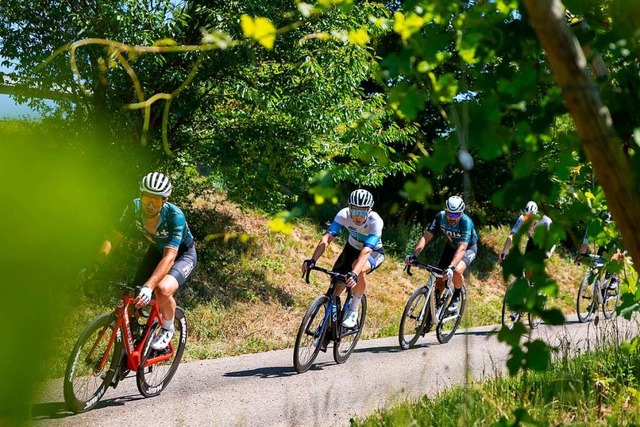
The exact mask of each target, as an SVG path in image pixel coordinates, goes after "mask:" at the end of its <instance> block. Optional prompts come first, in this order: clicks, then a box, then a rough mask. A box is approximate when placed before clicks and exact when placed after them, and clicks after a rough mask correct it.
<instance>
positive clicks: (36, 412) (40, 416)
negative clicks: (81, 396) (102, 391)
mask: <svg viewBox="0 0 640 427" xmlns="http://www.w3.org/2000/svg"><path fill="white" fill-rule="evenodd" d="M139 399H144V397H143V396H141V395H129V396H120V397H114V398H113V399H105V400H102V401H100V402H98V404H97V405H96V406H95V408H94V409H92V410H96V409H100V408H106V407H108V406H122V405H124V404H126V403H127V402H132V401H134V400H139ZM73 415H75V414H74V413H73V412H71V411H69V410H68V409H67V406H66V405H65V404H64V402H46V403H38V404H35V405H32V406H31V419H32V420H55V419H58V418H66V417H70V416H73Z"/></svg>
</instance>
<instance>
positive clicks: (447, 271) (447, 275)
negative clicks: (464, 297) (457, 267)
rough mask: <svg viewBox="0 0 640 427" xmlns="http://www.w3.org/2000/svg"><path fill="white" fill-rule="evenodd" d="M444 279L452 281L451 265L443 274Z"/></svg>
mask: <svg viewBox="0 0 640 427" xmlns="http://www.w3.org/2000/svg"><path fill="white" fill-rule="evenodd" d="M444 277H446V278H447V279H452V278H453V266H452V265H450V266H449V267H447V270H446V271H445V272H444Z"/></svg>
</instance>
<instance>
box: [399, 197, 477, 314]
mask: <svg viewBox="0 0 640 427" xmlns="http://www.w3.org/2000/svg"><path fill="white" fill-rule="evenodd" d="M464 209H465V204H464V200H462V198H461V197H459V196H451V197H449V198H448V199H447V201H446V202H445V205H444V210H443V211H440V212H438V213H437V214H436V216H435V217H434V218H433V220H432V221H431V224H429V226H428V227H427V230H426V231H425V232H424V234H423V235H422V237H420V240H418V243H417V244H416V247H415V249H414V251H413V253H412V254H410V255H408V256H407V258H406V260H405V263H406V264H410V263H411V262H412V261H414V260H416V259H418V255H420V252H422V250H423V249H424V248H425V246H427V245H428V244H429V242H430V241H431V239H433V237H434V236H435V235H436V234H438V232H439V231H440V232H442V234H443V235H444V236H445V237H446V238H447V244H446V246H445V248H444V250H443V251H442V254H441V255H440V261H438V267H439V268H441V269H443V270H445V277H446V278H447V279H452V281H453V286H454V292H453V299H452V301H451V304H450V305H449V311H456V310H457V309H458V302H459V300H460V290H461V289H462V286H463V285H464V276H463V274H464V272H465V270H466V269H467V268H468V267H469V266H470V265H471V263H472V262H473V260H474V259H475V258H476V255H477V254H478V234H477V233H476V230H475V227H474V225H473V221H472V220H471V218H469V216H468V215H467V214H465V213H464ZM443 287H444V280H443V278H438V279H437V280H436V290H437V291H438V292H441V291H442V289H443Z"/></svg>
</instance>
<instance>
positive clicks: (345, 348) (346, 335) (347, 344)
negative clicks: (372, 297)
mask: <svg viewBox="0 0 640 427" xmlns="http://www.w3.org/2000/svg"><path fill="white" fill-rule="evenodd" d="M342 314H343V315H344V314H346V310H343V313H342ZM366 318H367V296H366V295H364V294H363V295H362V299H361V300H360V308H359V309H358V322H357V323H356V325H357V326H356V328H355V330H353V329H347V328H345V327H344V326H342V319H341V320H340V323H339V324H338V328H339V329H340V337H339V338H338V342H336V343H334V344H333V360H335V361H336V363H344V362H346V361H347V359H349V356H351V353H353V350H354V349H355V348H356V344H357V343H358V340H359V339H360V335H361V334H362V329H363V328H364V321H365V319H366Z"/></svg>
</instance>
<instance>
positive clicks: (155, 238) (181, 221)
mask: <svg viewBox="0 0 640 427" xmlns="http://www.w3.org/2000/svg"><path fill="white" fill-rule="evenodd" d="M144 219H145V218H144V213H143V211H142V203H141V202H140V199H139V198H138V199H134V200H133V202H132V203H131V204H130V205H129V206H127V207H126V208H125V210H124V212H123V214H122V216H121V217H120V220H119V221H118V226H117V227H116V231H118V232H119V233H121V234H122V235H125V236H129V237H133V236H134V235H135V234H137V236H138V237H144V238H145V239H146V240H147V241H149V242H151V244H152V246H154V247H155V248H156V249H158V250H159V251H160V252H162V251H163V250H164V248H165V247H169V248H173V249H175V250H179V251H181V252H182V251H185V250H187V249H189V248H191V247H193V245H194V240H193V235H192V234H191V231H190V230H189V226H188V225H187V221H186V219H185V217H184V214H183V213H182V211H181V210H180V208H178V207H177V206H176V205H173V204H171V203H165V204H164V205H163V206H162V210H161V211H160V220H159V221H158V228H157V230H156V232H155V234H151V233H149V232H148V231H147V229H146V228H145V227H144ZM134 224H135V231H134V230H133V228H134Z"/></svg>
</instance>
